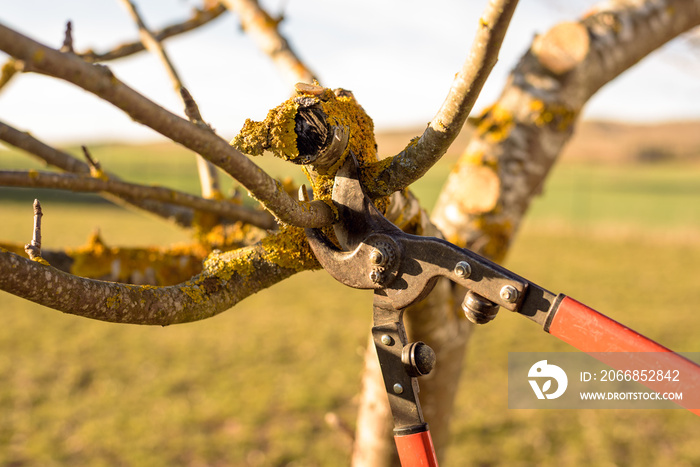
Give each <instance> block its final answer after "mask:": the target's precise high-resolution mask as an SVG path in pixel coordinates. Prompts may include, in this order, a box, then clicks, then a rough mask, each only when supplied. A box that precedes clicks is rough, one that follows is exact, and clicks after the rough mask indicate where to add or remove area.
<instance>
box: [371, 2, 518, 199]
mask: <svg viewBox="0 0 700 467" xmlns="http://www.w3.org/2000/svg"><path fill="white" fill-rule="evenodd" d="M517 4H518V1H517V0H490V1H489V4H488V6H487V7H486V10H485V11H484V13H483V15H482V17H481V18H480V19H479V29H478V31H477V34H476V38H475V39H474V43H473V45H472V48H471V50H470V52H469V55H468V56H467V59H466V61H465V62H464V64H463V65H462V69H461V70H460V71H459V73H457V75H456V76H455V79H454V81H453V82H452V87H451V88H450V91H449V93H448V95H447V98H446V99H445V101H444V102H443V104H442V106H441V107H440V110H438V113H437V114H436V115H435V117H434V118H433V120H432V121H431V122H430V123H429V124H428V128H426V130H425V131H424V132H423V134H422V135H421V137H420V138H418V139H417V140H415V141H412V142H411V143H409V145H408V146H406V148H405V149H404V150H403V151H401V152H400V153H399V154H398V155H396V156H393V157H392V158H390V159H388V160H386V159H385V160H384V161H382V162H380V163H379V164H378V166H377V167H378V169H379V172H378V174H377V179H378V180H379V183H378V184H377V186H378V187H382V188H381V190H380V191H377V192H373V193H372V196H386V195H387V194H390V193H392V192H394V191H397V190H401V189H403V188H405V187H407V186H408V185H410V184H411V183H413V182H415V181H416V180H418V179H419V178H421V177H422V176H423V175H424V174H425V173H426V172H427V171H428V170H429V169H430V168H431V167H432V166H433V164H435V163H436V162H437V161H438V160H440V158H441V157H442V156H443V155H444V154H445V153H446V152H447V149H448V148H449V147H450V145H451V144H452V142H453V141H454V140H455V138H456V137H457V135H458V134H459V132H460V131H461V129H462V127H463V126H464V122H465V121H466V119H467V116H468V115H469V112H470V111H471V109H472V107H473V106H474V102H476V98H477V97H478V96H479V93H480V92H481V88H482V87H483V85H484V83H485V82H486V78H487V77H488V75H489V73H490V72H491V69H492V68H493V67H494V65H495V64H496V62H497V60H498V52H499V50H500V48H501V43H502V42H503V38H504V37H505V34H506V31H507V29H508V25H509V24H510V19H511V17H512V16H513V12H514V10H515V7H516V5H517Z"/></svg>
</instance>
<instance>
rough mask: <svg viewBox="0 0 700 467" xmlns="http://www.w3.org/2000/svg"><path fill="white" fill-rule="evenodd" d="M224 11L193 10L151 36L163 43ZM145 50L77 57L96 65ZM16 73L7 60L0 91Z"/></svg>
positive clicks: (138, 46)
mask: <svg viewBox="0 0 700 467" xmlns="http://www.w3.org/2000/svg"><path fill="white" fill-rule="evenodd" d="M225 11H226V7H224V6H223V5H222V4H220V3H218V2H217V3H215V4H212V5H211V6H209V7H205V8H204V9H201V10H199V9H196V10H194V14H193V15H192V17H191V18H189V19H187V20H186V21H183V22H180V23H176V24H173V25H170V26H166V27H165V28H163V29H161V30H159V31H156V32H154V33H153V36H154V37H155V39H156V40H158V41H161V42H162V41H164V40H165V39H168V38H170V37H174V36H177V35H180V34H183V33H186V32H189V31H193V30H195V29H197V28H199V27H201V26H204V25H205V24H207V23H209V22H210V21H212V20H213V19H216V18H218V17H219V16H220V15H221V14H222V13H223V12H225ZM66 31H68V26H66ZM66 40H68V35H66ZM67 45H68V44H67V43H66V41H64V45H63V47H66V46H67ZM71 45H72V44H71ZM63 47H62V48H61V51H62V52H74V51H73V50H72V48H71V49H70V50H68V49H66V50H63ZM144 50H146V48H145V46H144V45H143V44H142V43H141V42H140V41H139V42H129V43H127V44H123V45H120V46H117V47H116V48H114V49H112V50H110V51H108V52H103V53H96V52H93V51H92V50H88V51H86V52H82V53H79V54H77V55H78V56H79V57H81V58H82V59H84V60H85V61H87V62H90V63H96V62H106V61H110V60H117V59H119V58H124V57H128V56H129V55H133V54H136V53H139V52H143V51H144ZM18 71H21V70H19V69H18V68H17V66H16V62H15V60H14V59H12V58H11V59H9V60H8V61H7V62H5V64H4V65H3V67H2V74H1V75H0V90H2V89H3V87H4V86H5V85H6V84H7V83H8V82H9V81H10V80H11V79H12V77H13V76H15V75H16V74H17V72H18ZM25 71H30V70H25Z"/></svg>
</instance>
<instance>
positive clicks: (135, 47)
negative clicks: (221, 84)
mask: <svg viewBox="0 0 700 467" xmlns="http://www.w3.org/2000/svg"><path fill="white" fill-rule="evenodd" d="M225 11H226V7H224V6H223V5H222V4H220V3H215V4H213V5H211V6H209V7H205V8H204V9H201V10H199V9H197V10H194V13H193V15H192V17H191V18H189V19H187V20H185V21H183V22H180V23H175V24H172V25H170V26H166V27H165V28H163V29H160V30H158V31H154V32H153V37H154V38H155V39H156V40H157V41H158V42H163V41H164V40H166V39H169V38H171V37H174V36H177V35H180V34H183V33H186V32H189V31H193V30H195V29H197V28H199V27H200V26H204V25H205V24H207V23H209V22H210V21H212V20H214V19H216V18H218V17H219V16H220V15H221V14H222V13H223V12H225ZM144 50H146V47H145V46H144V44H143V43H142V42H141V41H136V42H130V43H127V44H123V45H120V46H118V47H115V48H114V49H112V50H110V51H107V52H101V53H98V52H94V51H92V50H88V51H86V52H82V53H79V54H78V56H80V57H81V58H83V59H84V60H85V61H87V62H90V63H96V62H107V61H110V60H117V59H119V58H124V57H128V56H129V55H133V54H136V53H139V52H143V51H144Z"/></svg>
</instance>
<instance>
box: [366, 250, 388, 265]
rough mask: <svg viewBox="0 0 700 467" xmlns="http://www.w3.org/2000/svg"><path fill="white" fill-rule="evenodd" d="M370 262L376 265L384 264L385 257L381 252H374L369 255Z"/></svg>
mask: <svg viewBox="0 0 700 467" xmlns="http://www.w3.org/2000/svg"><path fill="white" fill-rule="evenodd" d="M369 260H370V261H371V262H372V263H374V264H382V262H383V261H384V255H383V254H382V252H381V251H380V250H372V252H371V253H370V254H369Z"/></svg>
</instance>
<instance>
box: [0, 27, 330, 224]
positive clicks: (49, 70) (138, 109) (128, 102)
mask: <svg viewBox="0 0 700 467" xmlns="http://www.w3.org/2000/svg"><path fill="white" fill-rule="evenodd" d="M0 50H3V51H4V52H6V53H8V54H9V55H12V56H13V57H15V58H17V59H19V60H23V61H26V62H29V63H31V64H32V66H33V69H34V70H35V71H36V72H37V73H42V74H46V75H49V76H53V77H56V78H60V79H63V80H65V81H68V82H70V83H73V84H75V85H77V86H79V87H81V88H83V89H84V90H86V91H89V92H91V93H93V94H95V95H96V96H98V97H100V98H102V99H104V100H106V101H107V102H110V103H111V104H113V105H114V106H115V107H117V108H119V109H121V110H122V111H123V112H125V113H126V114H127V115H129V116H130V117H131V118H132V119H134V120H135V121H137V122H140V123H142V124H144V125H146V126H148V127H150V128H152V129H153V130H155V131H157V132H158V133H160V134H162V135H163V136H165V137H167V138H169V139H171V140H173V141H175V142H177V143H179V144H181V145H183V146H185V147H187V148H189V149H191V150H192V151H194V152H196V153H198V154H201V155H202V156H204V158H206V159H207V160H209V161H210V162H212V163H214V164H215V165H217V166H219V167H220V168H221V169H223V170H224V171H225V172H226V173H228V174H229V175H230V176H231V177H233V178H234V179H236V180H238V181H239V182H240V183H241V184H242V185H243V186H244V187H246V188H247V189H248V191H250V193H251V194H252V196H253V197H255V198H256V199H257V200H259V201H260V202H261V203H262V204H263V205H264V206H265V207H266V208H267V209H268V210H269V211H270V212H272V213H273V215H275V217H277V218H278V219H280V220H281V221H282V222H284V223H287V224H291V225H295V226H298V227H325V226H328V225H330V224H332V223H333V222H334V221H335V215H334V214H333V211H332V209H331V208H330V206H328V205H327V204H326V203H324V202H322V201H318V200H315V201H312V202H310V203H303V202H299V201H296V200H294V199H292V198H291V197H290V196H289V195H288V194H287V193H286V192H285V191H284V189H283V187H282V186H281V184H280V183H279V182H278V181H276V180H275V179H274V178H272V177H271V176H270V175H268V174H267V173H266V172H265V171H264V170H262V169H261V168H260V167H259V166H258V165H256V164H255V163H254V162H253V161H251V160H250V159H248V158H247V157H246V156H245V155H244V154H242V153H241V152H240V151H238V150H236V149H235V148H233V147H231V146H230V145H229V144H228V142H227V141H225V140H223V139H222V138H220V137H218V136H217V135H215V134H213V133H212V132H210V131H207V130H205V129H203V128H200V127H199V126H197V125H195V124H193V123H191V122H189V121H187V120H184V119H182V118H180V117H178V116H177V115H174V114H173V113H171V112H168V111H167V110H165V109H163V108H162V107H160V106H159V105H157V104H156V103H154V102H153V101H151V100H149V99H147V98H146V97H144V96H143V95H141V94H139V93H138V92H136V91H134V90H133V89H131V88H130V87H128V86H127V85H125V84H124V83H122V82H121V81H119V80H118V79H117V78H116V77H115V76H114V75H113V74H112V72H111V71H110V70H109V69H108V68H106V67H104V66H95V65H91V64H89V63H85V62H84V61H83V60H81V59H80V58H78V57H75V56H72V55H68V54H62V53H60V52H59V51H57V50H55V49H52V48H50V47H46V46H45V45H43V44H40V43H38V42H36V41H34V40H32V39H30V38H28V37H26V36H24V35H22V34H20V33H18V32H17V31H14V30H12V29H10V28H8V27H6V26H4V25H0Z"/></svg>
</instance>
